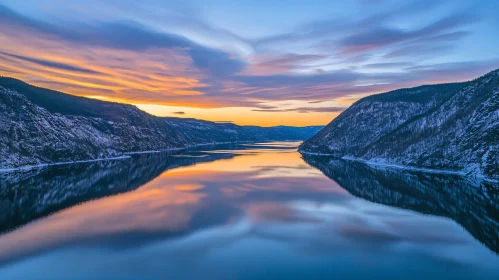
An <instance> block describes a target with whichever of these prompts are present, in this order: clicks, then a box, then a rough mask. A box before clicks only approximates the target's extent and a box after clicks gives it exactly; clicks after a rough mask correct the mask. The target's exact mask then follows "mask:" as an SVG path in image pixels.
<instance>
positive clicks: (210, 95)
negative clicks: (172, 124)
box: [0, 0, 499, 126]
mask: <svg viewBox="0 0 499 280" xmlns="http://www.w3.org/2000/svg"><path fill="white" fill-rule="evenodd" d="M498 12H499V1H497V0H482V1H471V0H469V1H468V0H456V1H448V0H439V1H428V0H415V1H391V0H356V1H354V0H352V1H323V0H308V1H298V0H287V1H272V0H267V1H263V0H252V1H250V0H247V1H246V0H245V1H242V0H241V1H236V0H233V1H229V0H225V1H223V0H210V1H206V0H189V1H187V0H183V1H174V0H170V1H162V0H150V1H132V0H107V1H101V0H85V1H76V0H43V1H40V0H23V1H11V0H0V75H2V76H8V77H14V78H18V79H22V80H23V81H25V82H28V83H31V84H34V85H37V86H42V87H46V88H50V89H55V90H60V91H63V92H66V93H70V94H74V95H79V96H86V97H90V98H96V99H100V100H108V101H116V102H122V103H129V104H134V105H136V106H137V107H139V108H140V109H142V110H145V111H146V112H149V113H151V114H154V115H158V116H174V117H188V118H199V119H206V120H211V121H223V122H226V121H232V122H234V123H237V124H242V125H261V126H273V125H294V126H305V125H325V124H327V123H329V122H330V121H331V120H332V119H333V118H335V117H336V116H337V115H338V114H340V113H341V112H342V111H343V110H345V109H346V108H347V107H348V106H350V105H351V104H352V103H353V102H355V101H356V100H358V99H360V98H362V97H364V96H367V95H371V94H374V93H380V92H385V91H389V90H393V89H398V88H403V87H413V86H418V85H422V84H431V83H442V82H454V81H464V80H470V79H473V78H476V77H478V76H480V75H483V74H485V73H487V72H489V71H491V70H494V69H497V68H499V48H498V47H497V46H498V45H499V28H498V27H499V17H498V16H497V13H498Z"/></svg>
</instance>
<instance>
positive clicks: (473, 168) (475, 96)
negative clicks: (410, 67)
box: [300, 70, 499, 179]
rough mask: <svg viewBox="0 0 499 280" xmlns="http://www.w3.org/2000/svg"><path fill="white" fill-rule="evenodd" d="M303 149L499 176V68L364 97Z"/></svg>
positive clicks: (488, 176) (484, 175)
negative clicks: (459, 80)
mask: <svg viewBox="0 0 499 280" xmlns="http://www.w3.org/2000/svg"><path fill="white" fill-rule="evenodd" d="M394 94H398V95H399V96H394ZM410 97H417V98H410ZM300 150H301V151H302V152H308V153H324V154H333V155H335V156H339V157H344V156H347V157H352V158H358V159H362V160H367V161H370V162H374V163H382V164H399V165H405V166H414V167H422V168H431V169H445V170H454V171H462V172H465V173H467V174H470V175H476V176H481V177H482V176H483V177H486V178H490V179H499V167H498V166H499V70H496V71H493V72H491V73H489V74H487V75H485V76H483V77H480V78H478V79H475V80H473V81H470V82H466V83H455V84H443V85H432V86H423V87H417V88H413V89H404V90H400V91H394V92H389V93H385V94H379V95H373V96H369V97H366V98H363V99H361V100H359V101H357V102H356V103H355V104H353V105H352V106H351V107H350V108H349V109H348V110H346V111H345V112H343V113H342V114H341V115H340V116H338V118H336V119H335V120H333V121H332V122H331V123H330V124H329V125H327V126H326V127H325V128H324V129H323V130H322V131H321V132H319V133H318V134H317V135H316V136H314V137H312V138H311V139H309V140H308V141H305V142H304V143H303V144H302V146H301V147H300Z"/></svg>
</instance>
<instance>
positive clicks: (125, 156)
mask: <svg viewBox="0 0 499 280" xmlns="http://www.w3.org/2000/svg"><path fill="white" fill-rule="evenodd" d="M286 141H291V140H280V141H277V140H272V141H269V142H265V141H235V142H216V143H201V144H195V145H191V146H187V147H183V148H170V149H164V150H150V151H137V152H124V153H122V155H121V156H116V157H108V158H96V159H88V160H76V161H61V162H53V163H41V164H35V165H23V166H19V167H12V168H0V173H10V172H19V171H21V172H22V171H29V170H32V169H37V168H44V167H50V166H57V165H68V164H77V163H90V162H98V161H108V160H123V159H129V158H131V156H133V155H140V154H154V153H164V152H173V151H181V150H187V149H190V148H195V147H200V146H209V145H223V144H237V143H270V142H286ZM293 141H294V140H293ZM299 141H303V140H299Z"/></svg>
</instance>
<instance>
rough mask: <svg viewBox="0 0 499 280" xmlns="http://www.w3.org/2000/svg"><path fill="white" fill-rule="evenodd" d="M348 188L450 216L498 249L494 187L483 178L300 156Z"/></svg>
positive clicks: (498, 204)
mask: <svg viewBox="0 0 499 280" xmlns="http://www.w3.org/2000/svg"><path fill="white" fill-rule="evenodd" d="M304 159H305V161H306V162H307V163H309V164H310V165H312V166H314V167H316V168H318V169H319V170H321V171H322V172H323V173H324V174H325V175H326V176H328V177H329V178H331V179H333V180H334V181H336V182H337V183H338V184H339V185H340V186H342V187H343V188H344V189H346V190H347V191H348V192H350V193H351V194H353V195H355V196H357V197H360V198H364V199H366V200H369V201H372V202H376V203H381V204H385V205H389V206H395V207H398V208H405V209H410V210H414V211H417V212H421V213H426V214H432V215H438V216H444V217H448V218H451V219H453V220H454V221H456V222H457V223H459V224H461V226H463V227H464V228H465V229H466V230H468V231H469V232H470V233H471V234H472V235H473V236H474V237H475V238H476V239H478V240H479V241H481V242H482V243H484V244H485V245H486V246H487V247H489V248H490V249H491V250H493V251H495V252H496V253H499V192H498V190H497V188H496V187H494V186H492V185H490V184H489V183H486V182H481V183H475V184H474V183H471V182H470V181H468V180H466V179H465V178H463V177H459V176H449V175H441V174H429V173H421V172H410V171H400V170H395V169H384V170H380V169H373V168H371V167H369V166H367V165H364V164H362V163H352V162H348V161H344V160H337V159H331V158H329V157H318V156H309V155H306V156H304Z"/></svg>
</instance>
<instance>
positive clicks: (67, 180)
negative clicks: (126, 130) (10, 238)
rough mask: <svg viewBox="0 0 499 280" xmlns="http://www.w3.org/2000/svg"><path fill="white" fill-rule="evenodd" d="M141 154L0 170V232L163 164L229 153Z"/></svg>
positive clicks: (114, 189)
mask: <svg viewBox="0 0 499 280" xmlns="http://www.w3.org/2000/svg"><path fill="white" fill-rule="evenodd" d="M233 156H234V155H233V154H230V153H213V154H203V155H202V156H198V157H196V156H194V157H192V156H190V157H185V156H171V155H169V154H167V153H154V154H142V155H136V156H133V157H132V158H130V159H124V160H115V161H101V162H94V163H81V164H74V165H61V166H52V167H50V168H45V169H41V170H32V171H30V172H21V173H18V172H15V173H7V174H0V232H4V231H8V230H11V229H13V228H16V227H18V226H21V225H24V224H26V223H28V222H30V221H32V220H35V219H37V218H40V217H43V216H47V215H49V214H51V213H54V212H57V211H60V210H62V209H65V208H68V207H71V206H73V205H76V204H78V203H82V202H85V201H88V200H92V199H96V198H101V197H105V196H109V195H113V194H118V193H123V192H127V191H131V190H134V189H136V188H138V187H140V186H141V185H143V184H145V183H147V182H149V181H151V180H152V179H154V178H156V177H157V176H159V175H160V174H161V173H163V172H164V171H165V170H167V169H173V168H177V167H181V166H188V165H193V164H196V163H199V162H208V161H213V160H217V159H225V158H231V157H233Z"/></svg>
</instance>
